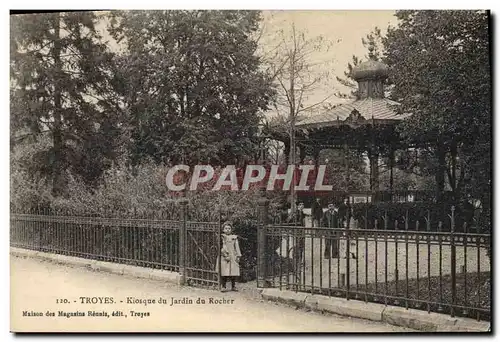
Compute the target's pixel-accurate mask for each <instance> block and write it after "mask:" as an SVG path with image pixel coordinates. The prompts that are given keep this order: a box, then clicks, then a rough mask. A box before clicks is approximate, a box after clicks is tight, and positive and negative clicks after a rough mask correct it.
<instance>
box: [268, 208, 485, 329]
mask: <svg viewBox="0 0 500 342" xmlns="http://www.w3.org/2000/svg"><path fill="white" fill-rule="evenodd" d="M449 218H450V221H451V223H449V225H448V226H449V227H450V230H448V231H443V229H442V227H443V222H436V223H433V222H428V224H426V225H423V226H422V225H420V226H419V225H418V223H417V224H416V226H415V227H411V228H410V226H409V225H408V224H404V225H403V230H393V229H387V228H388V226H387V224H386V225H382V227H380V228H378V227H377V229H366V228H362V229H361V228H358V227H355V226H350V227H349V226H348V225H346V226H348V227H346V228H338V227H315V228H312V227H306V226H304V225H293V224H288V225H286V224H279V223H273V224H264V225H263V226H262V227H261V229H262V233H261V241H260V243H261V244H263V245H264V246H265V249H264V250H261V254H259V258H260V259H261V261H262V262H260V263H259V266H260V267H259V270H258V272H259V274H258V276H259V283H258V286H260V287H269V286H270V287H279V288H280V289H289V290H295V291H300V292H310V293H312V294H323V295H327V296H336V297H344V298H346V299H358V300H363V301H367V302H377V303H383V304H386V305H396V306H402V307H406V308H415V309H420V310H426V311H428V312H431V311H432V312H441V313H448V314H450V315H451V316H466V317H473V318H476V319H478V320H479V319H481V320H489V319H490V310H491V307H490V298H491V290H490V288H491V268H490V258H489V250H490V247H491V246H490V244H491V235H490V234H489V233H484V232H482V231H481V230H480V229H478V228H475V227H468V226H467V225H466V224H464V226H463V227H461V229H460V231H457V229H455V228H456V227H455V222H454V213H453V211H452V212H451V214H450V216H449ZM433 224H436V225H438V227H437V228H435V229H433V228H431V226H432V225H433ZM263 239H264V240H263ZM262 259H264V260H262Z"/></svg>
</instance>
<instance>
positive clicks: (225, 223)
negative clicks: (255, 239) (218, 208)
mask: <svg viewBox="0 0 500 342" xmlns="http://www.w3.org/2000/svg"><path fill="white" fill-rule="evenodd" d="M225 226H230V227H231V229H233V222H231V221H226V222H224V223H223V224H222V228H224V227H225Z"/></svg>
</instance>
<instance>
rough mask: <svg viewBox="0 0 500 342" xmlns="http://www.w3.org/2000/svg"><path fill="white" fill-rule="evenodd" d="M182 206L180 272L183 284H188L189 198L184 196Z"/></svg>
mask: <svg viewBox="0 0 500 342" xmlns="http://www.w3.org/2000/svg"><path fill="white" fill-rule="evenodd" d="M179 203H180V206H181V208H180V209H181V225H180V226H179V273H180V274H181V284H180V285H185V284H186V252H187V251H186V248H187V244H186V235H187V234H186V228H187V227H186V222H187V204H188V200H187V199H186V198H182V199H181V200H180V201H179Z"/></svg>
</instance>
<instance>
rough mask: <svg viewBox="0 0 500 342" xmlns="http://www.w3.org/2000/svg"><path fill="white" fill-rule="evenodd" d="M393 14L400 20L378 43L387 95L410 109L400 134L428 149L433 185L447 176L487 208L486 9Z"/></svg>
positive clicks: (459, 194)
mask: <svg viewBox="0 0 500 342" xmlns="http://www.w3.org/2000/svg"><path fill="white" fill-rule="evenodd" d="M396 16H397V17H398V19H399V25H398V26H397V27H393V28H390V29H389V30H388V33H387V37H386V38H384V40H383V42H384V48H385V57H384V60H385V62H386V63H387V64H388V65H389V66H390V68H391V75H390V79H391V82H392V83H393V84H394V89H393V90H392V93H391V97H392V99H393V100H395V101H398V102H400V103H401V106H400V107H399V110H400V111H402V112H407V113H412V114H413V115H412V116H411V118H410V119H408V120H405V123H404V125H402V126H401V133H402V135H403V137H405V138H406V139H407V141H408V142H412V143H417V144H419V145H420V146H424V147H425V148H426V151H425V152H426V153H427V155H428V158H426V159H425V161H426V162H431V163H430V164H429V163H428V164H427V166H426V167H427V168H428V169H430V170H432V171H434V173H435V174H436V175H438V178H436V181H437V182H438V186H440V187H443V185H442V184H443V181H442V180H441V181H440V180H439V177H440V176H441V175H443V174H446V175H447V179H448V182H447V183H448V186H449V187H450V189H451V190H452V191H453V192H454V194H455V199H456V200H460V199H461V198H464V197H466V195H465V194H470V195H471V196H472V197H473V198H476V199H480V200H481V201H482V202H483V204H484V205H485V206H489V203H487V202H488V199H487V196H486V195H485V194H487V193H489V192H490V190H491V180H490V172H489V170H491V164H490V158H491V132H490V131H491V105H490V103H491V77H490V68H491V64H490V53H489V52H490V45H489V29H488V28H489V21H488V13H486V12H484V11H398V12H397V13H396ZM432 159H434V162H432ZM440 160H441V161H440ZM422 161H424V159H422ZM440 184H441V185H440ZM443 190H444V188H441V189H440V191H443Z"/></svg>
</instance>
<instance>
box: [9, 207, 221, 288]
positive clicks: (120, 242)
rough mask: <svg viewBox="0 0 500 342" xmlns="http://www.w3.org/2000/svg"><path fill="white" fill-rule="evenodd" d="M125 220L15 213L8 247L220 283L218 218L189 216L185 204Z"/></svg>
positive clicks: (106, 216)
mask: <svg viewBox="0 0 500 342" xmlns="http://www.w3.org/2000/svg"><path fill="white" fill-rule="evenodd" d="M179 212H180V215H178V216H177V217H175V219H167V218H165V217H163V216H162V214H161V213H148V214H146V213H142V214H139V213H134V215H133V218H123V217H119V215H113V214H112V213H106V214H103V215H102V217H92V216H73V215H71V214H70V213H68V212H49V211H47V210H32V211H30V212H28V213H12V214H11V217H10V245H11V246H12V247H18V248H26V249H32V250H37V251H42V252H48V253H56V254H62V255H69V256H75V257H80V258H87V259H93V260H100V261H108V262H115V263H121V264H129V265H136V266H142V267H149V268H156V269H163V270H169V271H174V272H180V273H181V275H183V281H184V282H185V283H187V284H196V285H206V286H218V284H219V278H220V277H219V274H218V268H217V267H216V260H217V255H218V254H219V253H220V243H218V242H220V222H195V221H190V220H188V215H187V213H186V206H185V205H182V204H181V205H180V206H179Z"/></svg>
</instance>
